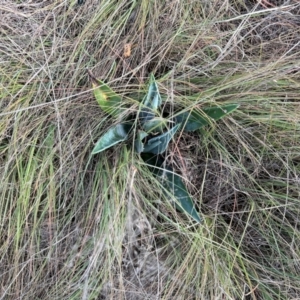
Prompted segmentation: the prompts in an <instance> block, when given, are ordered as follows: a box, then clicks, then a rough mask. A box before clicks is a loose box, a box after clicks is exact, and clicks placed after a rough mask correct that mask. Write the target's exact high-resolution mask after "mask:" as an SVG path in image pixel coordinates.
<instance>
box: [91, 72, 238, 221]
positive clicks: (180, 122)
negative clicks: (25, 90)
mask: <svg viewBox="0 0 300 300" xmlns="http://www.w3.org/2000/svg"><path fill="white" fill-rule="evenodd" d="M90 76H91V78H92V82H93V87H94V95H95V98H96V100H97V102H98V103H99V105H100V107H101V108H102V110H104V111H105V112H106V113H108V114H110V115H111V116H113V117H116V116H119V115H120V113H122V112H123V111H124V109H126V108H124V103H123V102H122V98H121V97H120V96H119V95H118V94H116V93H115V92H114V91H113V90H111V89H110V87H109V86H108V85H106V84H105V83H104V82H102V81H101V80H97V79H95V77H93V76H92V75H91V74H90ZM161 105H162V98H161V96H160V93H159V90H158V85H157V82H156V80H155V78H154V76H153V75H151V78H150V83H149V87H148V93H147V94H146V96H145V97H144V99H143V100H142V101H141V102H140V104H139V110H138V112H137V114H136V116H135V117H132V116H131V117H129V118H125V119H124V120H123V121H121V122H120V123H119V124H117V125H115V126H113V127H111V128H110V129H109V130H108V131H107V132H106V133H105V134H104V135H102V136H101V137H100V139H99V140H98V142H97V143H96V145H95V147H94V149H93V151H92V154H97V153H100V152H102V151H104V150H106V149H108V148H110V147H112V146H114V145H116V144H118V143H121V142H124V141H131V143H128V144H129V145H130V144H131V145H133V147H132V148H133V150H134V151H135V152H136V153H138V154H139V155H140V157H141V158H142V159H143V160H144V161H145V162H146V164H147V165H148V166H149V169H150V170H151V172H152V173H153V174H154V176H156V178H157V179H158V180H159V182H160V183H161V186H162V188H163V191H164V192H165V193H167V194H169V195H171V196H172V197H171V198H172V199H174V200H175V201H174V204H175V206H176V208H177V209H178V210H180V211H182V212H185V213H186V214H188V215H190V216H191V217H192V218H193V219H194V220H195V221H197V222H199V223H200V222H201V218H200V216H199V214H198V212H197V210H196V208H195V206H194V203H193V201H192V199H191V197H190V195H189V193H188V191H187V189H186V187H185V185H184V183H183V181H182V180H181V176H179V175H178V174H176V173H175V172H174V171H173V169H172V166H170V165H167V164H166V162H165V160H164V156H163V154H164V152H166V150H167V148H168V145H169V143H170V141H171V140H172V139H173V138H174V135H175V134H176V132H178V131H179V130H183V131H185V132H189V131H195V130H198V129H200V128H201V127H203V126H205V125H208V124H209V123H210V122H211V120H219V119H221V118H223V117H224V116H225V115H227V114H229V113H230V112H232V111H234V110H235V109H236V108H237V107H238V105H237V104H228V105H223V106H218V107H209V108H204V109H203V110H202V112H200V111H197V110H196V109H190V110H186V109H184V110H181V111H178V112H175V113H174V114H171V115H169V116H168V117H162V114H161V112H160V110H159V109H160V107H161Z"/></svg>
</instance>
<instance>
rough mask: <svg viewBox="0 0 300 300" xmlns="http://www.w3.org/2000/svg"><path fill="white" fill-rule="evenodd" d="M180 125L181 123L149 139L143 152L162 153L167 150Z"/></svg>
mask: <svg viewBox="0 0 300 300" xmlns="http://www.w3.org/2000/svg"><path fill="white" fill-rule="evenodd" d="M180 125H181V124H177V125H176V126H174V127H173V128H171V129H170V130H168V131H167V132H165V133H163V134H161V135H159V136H156V137H153V138H151V139H150V140H148V143H147V145H146V146H145V149H144V151H143V152H145V153H153V154H160V153H163V152H165V151H166V149H167V147H168V145H169V142H170V141H171V139H172V137H173V136H174V134H175V133H176V131H177V130H178V128H179V127H180Z"/></svg>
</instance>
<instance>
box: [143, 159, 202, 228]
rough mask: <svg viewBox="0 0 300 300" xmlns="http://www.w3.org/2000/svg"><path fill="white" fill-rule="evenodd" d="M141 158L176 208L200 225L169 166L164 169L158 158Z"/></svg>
mask: <svg viewBox="0 0 300 300" xmlns="http://www.w3.org/2000/svg"><path fill="white" fill-rule="evenodd" d="M142 158H143V159H144V161H145V162H146V163H148V164H149V169H150V171H151V172H152V173H153V174H154V175H155V176H156V177H157V178H158V179H159V181H160V182H161V184H162V186H163V187H164V188H165V190H166V191H168V192H169V193H171V195H173V196H174V198H175V200H176V201H175V206H176V208H177V209H178V210H179V211H181V212H184V213H186V214H188V215H190V216H191V217H192V218H193V219H194V220H195V221H197V222H198V223H201V218H200V217H199V214H198V212H197V210H196V209H195V206H194V204H193V201H192V199H191V197H190V195H189V193H188V191H187V189H186V187H185V185H184V183H183V182H182V180H181V177H180V176H179V175H177V174H175V173H174V172H173V170H172V169H171V167H170V166H166V167H164V166H163V165H164V160H163V159H162V158H161V157H160V156H156V155H155V156H151V155H150V154H142Z"/></svg>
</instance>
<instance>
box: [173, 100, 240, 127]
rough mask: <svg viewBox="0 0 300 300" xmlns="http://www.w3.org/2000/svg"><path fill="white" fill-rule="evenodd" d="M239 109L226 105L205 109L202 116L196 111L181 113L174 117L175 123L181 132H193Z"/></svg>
mask: <svg viewBox="0 0 300 300" xmlns="http://www.w3.org/2000/svg"><path fill="white" fill-rule="evenodd" d="M238 107H239V105H238V104H226V105H223V106H218V107H217V106H216V107H207V108H204V109H203V114H200V113H199V112H197V111H196V110H192V111H187V112H183V113H181V114H179V115H177V116H175V122H176V123H181V124H182V127H183V130H184V131H186V132H188V131H195V130H197V129H200V128H201V127H203V126H205V125H208V124H209V123H210V120H211V119H213V120H215V121H216V120H219V119H222V118H223V117H224V116H226V115H228V114H229V113H231V112H232V111H234V110H236V109H237V108H238Z"/></svg>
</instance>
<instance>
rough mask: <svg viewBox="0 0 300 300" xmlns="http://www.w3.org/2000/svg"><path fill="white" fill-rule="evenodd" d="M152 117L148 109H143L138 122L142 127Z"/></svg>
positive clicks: (153, 114)
mask: <svg viewBox="0 0 300 300" xmlns="http://www.w3.org/2000/svg"><path fill="white" fill-rule="evenodd" d="M154 117H155V113H154V112H153V111H152V110H151V109H150V108H148V107H143V108H142V109H141V111H140V113H139V121H140V122H141V124H142V125H143V124H145V123H146V122H148V121H151V120H152V119H153V118H154Z"/></svg>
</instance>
